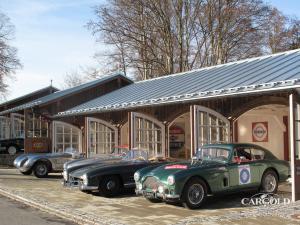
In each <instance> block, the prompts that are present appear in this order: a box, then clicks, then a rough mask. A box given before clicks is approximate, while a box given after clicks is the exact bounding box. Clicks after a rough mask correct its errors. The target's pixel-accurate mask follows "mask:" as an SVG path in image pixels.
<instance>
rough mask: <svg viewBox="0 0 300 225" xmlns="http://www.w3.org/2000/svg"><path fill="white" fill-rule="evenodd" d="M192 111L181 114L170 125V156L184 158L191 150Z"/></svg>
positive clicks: (187, 156)
mask: <svg viewBox="0 0 300 225" xmlns="http://www.w3.org/2000/svg"><path fill="white" fill-rule="evenodd" d="M190 123H191V119H190V112H186V113H184V114H181V115H180V116H178V117H177V118H175V119H174V120H173V121H172V122H171V123H170V124H169V125H168V147H169V154H168V155H169V157H171V158H178V159H184V158H189V157H190V151H191V125H190Z"/></svg>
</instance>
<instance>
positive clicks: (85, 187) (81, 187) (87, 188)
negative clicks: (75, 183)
mask: <svg viewBox="0 0 300 225" xmlns="http://www.w3.org/2000/svg"><path fill="white" fill-rule="evenodd" d="M79 190H80V191H96V190H98V186H88V185H84V184H81V185H79Z"/></svg>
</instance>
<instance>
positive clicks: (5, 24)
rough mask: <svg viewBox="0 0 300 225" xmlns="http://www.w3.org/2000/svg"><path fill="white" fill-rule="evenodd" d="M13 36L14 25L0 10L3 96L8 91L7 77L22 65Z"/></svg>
mask: <svg viewBox="0 0 300 225" xmlns="http://www.w3.org/2000/svg"><path fill="white" fill-rule="evenodd" d="M13 37H14V26H13V25H12V24H11V22H10V20H9V18H8V17H7V16H6V15H5V14H3V13H1V12H0V95H1V97H2V98H4V97H5V95H6V93H7V88H8V84H7V83H6V82H5V81H6V79H7V78H12V75H13V74H14V73H15V71H16V70H17V69H19V68H20V67H21V64H20V61H19V59H18V58H17V49H16V48H15V47H12V46H11V45H10V41H11V40H12V39H13Z"/></svg>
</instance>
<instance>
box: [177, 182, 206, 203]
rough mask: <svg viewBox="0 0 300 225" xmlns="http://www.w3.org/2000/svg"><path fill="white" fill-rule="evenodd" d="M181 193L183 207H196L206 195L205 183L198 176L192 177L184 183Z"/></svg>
mask: <svg viewBox="0 0 300 225" xmlns="http://www.w3.org/2000/svg"><path fill="white" fill-rule="evenodd" d="M182 195H183V196H182V200H183V206H184V207H185V208H189V209H198V208H200V207H201V205H202V204H203V202H204V201H205V200H206V197H207V186H206V183H205V182H204V181H203V180H202V179H200V178H192V179H191V180H189V181H188V182H187V183H186V185H185V187H184V190H183V193H182Z"/></svg>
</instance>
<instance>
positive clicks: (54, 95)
mask: <svg viewBox="0 0 300 225" xmlns="http://www.w3.org/2000/svg"><path fill="white" fill-rule="evenodd" d="M118 77H120V78H122V79H123V80H126V81H127V82H129V83H132V82H133V81H132V80H131V79H129V78H128V77H126V76H124V75H123V74H121V73H115V74H111V75H107V76H104V77H102V78H99V79H97V80H94V81H91V82H88V83H85V84H81V85H78V86H76V87H72V88H69V89H65V90H62V91H57V92H54V93H52V94H50V95H47V96H44V97H41V98H39V99H36V100H34V101H32V102H29V103H26V104H23V105H20V106H17V107H14V108H11V109H8V110H5V111H2V112H0V115H4V114H7V113H10V112H16V111H20V110H24V109H28V108H32V107H34V106H38V105H44V104H48V103H51V102H54V101H56V100H57V99H60V98H65V97H68V96H70V95H72V94H76V93H79V92H82V91H84V90H86V89H89V88H92V87H95V86H97V85H99V84H102V83H106V82H109V81H111V80H114V79H116V78H118Z"/></svg>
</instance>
